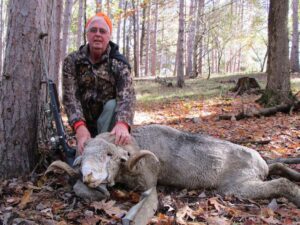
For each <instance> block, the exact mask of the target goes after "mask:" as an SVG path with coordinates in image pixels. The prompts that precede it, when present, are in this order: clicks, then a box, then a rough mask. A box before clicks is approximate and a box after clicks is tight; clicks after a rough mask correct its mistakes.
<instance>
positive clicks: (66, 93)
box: [63, 55, 85, 126]
mask: <svg viewBox="0 0 300 225" xmlns="http://www.w3.org/2000/svg"><path fill="white" fill-rule="evenodd" d="M75 74H76V70H75V63H74V60H73V59H72V55H69V56H67V57H66V58H65V60H64V64H63V104H64V106H65V110H66V113H67V116H68V119H69V123H70V125H71V126H73V125H74V123H75V122H77V121H79V120H83V121H85V119H84V117H83V113H82V107H81V103H80V101H79V100H78V99H77V98H76V95H75V92H76V83H75Z"/></svg>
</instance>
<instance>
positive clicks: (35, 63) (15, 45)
mask: <svg viewBox="0 0 300 225" xmlns="http://www.w3.org/2000/svg"><path fill="white" fill-rule="evenodd" d="M49 5H51V4H50V2H48V1H44V0H28V1H26V4H24V2H23V1H18V0H11V1H10V3H9V6H8V27H9V28H10V29H9V30H8V33H7V40H6V45H7V48H6V52H5V60H4V68H3V73H4V76H3V80H2V85H1V86H0V159H1V160H0V177H1V178H8V177H15V176H20V175H25V174H28V173H29V172H30V170H31V169H32V168H33V166H34V165H35V163H36V159H37V157H36V156H37V146H38V142H37V127H38V118H39V116H38V105H39V90H40V85H41V77H42V70H41V60H40V55H39V49H38V39H39V34H40V33H41V32H45V31H47V30H48V29H47V25H48V24H47V19H49V18H50V16H49V15H48V14H49V12H50V10H49V8H47V6H49ZM16 40H17V41H16Z"/></svg>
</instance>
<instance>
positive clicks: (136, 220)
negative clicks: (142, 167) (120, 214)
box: [122, 187, 158, 225]
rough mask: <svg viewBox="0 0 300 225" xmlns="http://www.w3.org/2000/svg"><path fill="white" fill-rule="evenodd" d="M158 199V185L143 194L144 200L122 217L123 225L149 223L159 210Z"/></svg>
mask: <svg viewBox="0 0 300 225" xmlns="http://www.w3.org/2000/svg"><path fill="white" fill-rule="evenodd" d="M157 206H158V199H157V192H156V187H152V188H150V189H149V190H147V191H145V192H144V193H143V194H142V200H141V201H140V202H139V203H137V204H136V205H134V206H133V207H132V208H131V209H130V210H129V211H128V213H127V215H126V216H125V217H124V218H123V219H122V225H130V224H138V225H146V224H148V222H149V220H150V219H151V217H153V215H154V213H155V212H156V210H157Z"/></svg>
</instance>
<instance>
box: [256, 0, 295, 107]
mask: <svg viewBox="0 0 300 225" xmlns="http://www.w3.org/2000/svg"><path fill="white" fill-rule="evenodd" d="M288 6H289V4H288V1H286V0H271V1H270V9H269V19H268V37H269V46H268V50H269V51H268V68H267V73H268V79H267V87H266V91H265V93H264V94H263V96H262V97H261V99H260V102H261V103H262V104H264V105H278V104H281V103H288V102H290V96H291V90H290V86H291V85H290V75H289V58H288V53H289V49H288V28H287V22H288V20H287V18H288Z"/></svg>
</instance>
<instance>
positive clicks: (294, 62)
mask: <svg viewBox="0 0 300 225" xmlns="http://www.w3.org/2000/svg"><path fill="white" fill-rule="evenodd" d="M298 5H299V0H293V34H292V47H291V71H292V72H300V70H299V31H298Z"/></svg>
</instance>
